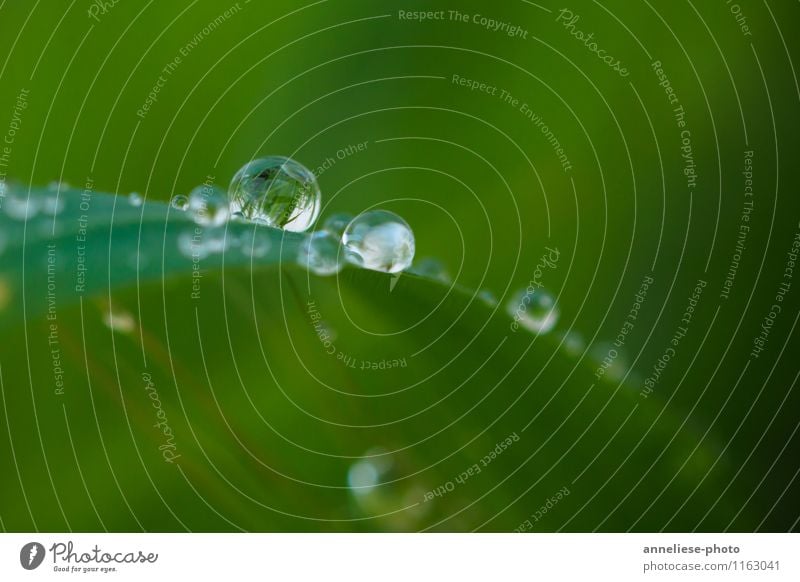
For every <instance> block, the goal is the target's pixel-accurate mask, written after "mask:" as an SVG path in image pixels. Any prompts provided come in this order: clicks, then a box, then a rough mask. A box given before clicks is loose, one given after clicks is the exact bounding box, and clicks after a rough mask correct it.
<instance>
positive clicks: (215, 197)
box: [189, 184, 231, 226]
mask: <svg viewBox="0 0 800 582" xmlns="http://www.w3.org/2000/svg"><path fill="white" fill-rule="evenodd" d="M189 212H191V213H192V218H193V219H194V221H195V223H197V224H199V225H201V226H221V225H223V224H225V223H226V222H227V221H228V217H229V216H230V213H231V210H230V205H229V202H228V196H227V195H226V194H225V192H224V191H223V190H222V189H221V188H218V187H217V186H214V185H213V184H203V185H202V186H198V187H197V188H195V189H194V190H192V191H191V192H190V193H189Z"/></svg>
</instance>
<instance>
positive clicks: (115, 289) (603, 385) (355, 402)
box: [0, 190, 749, 531]
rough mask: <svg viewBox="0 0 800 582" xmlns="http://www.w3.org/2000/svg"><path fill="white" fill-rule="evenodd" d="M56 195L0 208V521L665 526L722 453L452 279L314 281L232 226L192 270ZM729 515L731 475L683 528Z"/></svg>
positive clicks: (701, 486)
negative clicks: (4, 443)
mask: <svg viewBox="0 0 800 582" xmlns="http://www.w3.org/2000/svg"><path fill="white" fill-rule="evenodd" d="M26 194H27V193H26ZM31 196H32V200H33V201H34V202H33V206H32V207H37V206H42V205H43V204H44V202H43V201H44V199H45V198H52V197H53V193H47V192H37V191H34V192H32V193H31ZM60 196H61V197H63V200H64V201H65V207H64V208H63V209H62V210H61V211H60V212H58V213H57V215H56V216H55V217H53V216H48V215H47V214H45V213H42V212H40V213H38V214H37V215H36V216H31V217H29V219H28V220H27V221H23V220H18V219H17V220H12V219H11V218H10V217H9V215H8V210H9V206H8V202H9V200H8V199H7V200H5V203H6V206H5V209H4V210H5V211H6V212H3V213H2V218H0V221H1V222H0V227H2V232H3V233H5V234H6V238H5V249H4V252H3V254H2V256H1V257H0V285H2V287H0V289H1V290H2V295H1V297H2V316H3V319H2V322H3V325H4V333H5V337H6V338H14V340H15V341H10V342H9V341H6V342H4V346H3V350H2V354H0V358H1V359H0V380H2V384H1V385H0V386H1V387H2V403H3V409H4V412H5V414H4V415H3V417H2V421H3V422H4V423H6V424H7V426H6V427H5V428H6V430H7V432H8V434H9V437H10V439H11V440H10V443H11V450H9V451H4V454H3V456H2V459H3V467H2V469H3V474H4V475H6V478H5V479H4V480H3V484H2V490H0V492H1V493H2V495H0V499H2V501H0V515H2V518H3V522H4V527H6V528H7V529H11V530H29V529H44V530H63V529H74V530H97V529H104V528H105V529H109V530H115V531H116V530H122V531H127V530H139V529H144V530H158V531H174V530H178V531H180V530H184V529H187V530H203V531H220V530H224V531H227V530H232V531H237V530H240V529H242V530H261V531H293V530H302V531H306V530H312V531H317V530H322V531H329V530H331V531H340V530H344V531H354V530H355V531H373V530H381V531H382V530H387V531H395V530H400V531H407V530H447V531H450V530H457V531H462V530H473V529H475V530H491V531H495V530H496V531H511V530H514V529H515V528H520V527H521V528H522V529H533V530H543V531H548V530H558V529H564V530H570V531H585V530H587V529H589V530H591V529H595V528H599V529H601V530H612V531H616V530H620V529H628V528H633V529H637V530H652V529H660V528H661V527H664V526H665V524H667V523H668V524H669V528H670V529H674V530H678V529H685V528H692V527H694V526H695V525H696V524H697V520H698V511H699V508H701V507H702V508H703V510H702V513H705V509H707V506H708V503H707V500H704V499H703V493H704V492H705V491H709V490H710V491H719V490H721V489H722V488H723V487H724V486H725V484H726V483H727V480H728V479H729V478H730V475H731V473H732V470H733V468H735V463H733V462H732V461H731V460H730V459H728V458H727V457H726V456H725V455H722V456H721V457H720V452H721V447H719V445H718V444H717V443H714V442H712V441H710V440H709V439H706V438H704V435H702V434H700V433H699V432H698V431H697V429H696V428H695V427H693V426H692V425H691V424H690V423H687V422H686V420H685V419H686V414H685V413H684V412H682V411H678V410H675V409H674V408H672V407H669V406H667V405H666V402H665V401H664V399H662V398H660V397H658V396H654V397H650V398H643V397H642V396H641V395H640V394H639V392H638V391H637V390H634V389H633V386H634V382H633V381H631V380H632V379H631V378H625V379H622V378H616V380H617V381H609V380H608V376H605V377H604V379H602V380H598V379H596V378H595V370H596V368H597V367H598V366H599V362H598V361H597V359H596V358H595V357H593V356H591V355H590V351H589V350H585V349H580V350H577V351H575V350H574V348H572V349H567V347H566V344H565V342H564V341H563V340H564V336H563V334H561V333H556V332H553V333H551V334H547V335H539V336H537V335H534V334H531V333H528V332H525V331H517V332H514V331H513V330H512V328H511V325H510V324H511V320H510V318H509V317H508V316H507V315H506V313H505V312H504V310H503V309H502V307H497V306H495V305H490V304H487V303H486V302H484V301H482V300H481V299H479V298H478V296H477V294H476V293H475V292H473V291H471V290H469V289H465V288H463V287H460V286H451V285H449V284H446V283H444V282H442V281H436V280H430V279H426V278H424V277H419V276H416V275H413V274H408V273H407V274H403V275H402V276H400V277H399V278H398V277H392V276H389V275H385V274H382V273H374V272H369V271H364V270H358V269H354V268H347V269H345V270H344V271H343V272H342V273H341V275H340V276H338V277H333V278H319V277H315V276H313V275H310V274H308V273H306V272H305V271H303V270H302V269H300V268H298V267H295V266H294V264H293V263H294V257H295V256H296V254H297V249H298V245H299V243H300V241H301V240H302V237H301V236H300V235H297V234H292V233H285V232H283V231H279V230H275V229H268V228H263V227H256V226H254V225H250V224H245V223H235V222H230V223H229V224H228V225H227V237H228V240H229V241H234V240H241V237H243V236H248V235H249V236H253V234H254V233H255V235H256V236H262V235H263V236H265V237H267V239H268V240H269V241H270V243H271V244H270V250H269V251H268V252H266V253H265V254H263V255H262V256H253V255H252V253H251V252H247V251H246V250H243V248H246V245H244V246H243V245H241V244H240V245H238V246H236V245H233V244H232V246H231V247H230V248H229V249H228V250H226V252H224V253H220V254H212V255H210V256H209V257H207V258H204V259H203V260H202V261H201V262H200V271H198V270H197V263H196V262H194V261H193V260H192V257H191V256H187V255H186V254H184V253H182V252H181V250H180V248H179V247H180V237H181V235H182V234H183V235H185V233H187V232H190V233H191V232H193V231H194V228H195V225H194V223H193V222H192V221H191V219H190V217H189V216H187V215H186V214H185V213H183V212H180V211H175V210H174V209H171V208H170V207H169V206H168V205H166V204H163V203H153V202H146V203H145V204H144V205H143V206H133V205H131V204H130V203H129V201H128V199H127V198H126V197H118V196H117V197H115V196H113V195H107V194H100V193H94V192H92V193H91V194H90V196H87V195H86V192H82V191H80V190H68V191H66V192H61V194H60ZM16 202H19V200H17V201H16ZM50 203H51V204H52V201H51V202H50ZM11 208H12V214H13V210H14V207H13V206H12V207H11ZM84 239H85V240H84ZM251 240H252V239H251ZM51 245H52V246H51ZM52 249H54V250H52ZM81 253H85V254H81ZM81 257H83V258H81ZM81 264H83V265H85V268H86V270H85V273H84V275H80V273H81V271H79V269H80V268H82V267H80V265H81ZM48 266H49V267H50V269H49V270H48ZM81 285H83V286H81ZM623 375H624V374H623ZM22 435H25V436H24V437H23V436H22ZM698 443H699V444H698ZM686 451H691V453H690V454H689V455H688V456H687V453H686ZM6 453H7V454H6ZM718 458H720V459H721V461H718V460H717V459H718ZM34 483H36V487H33V486H32V484H34ZM23 490H24V495H22V491H23ZM642 491H647V492H649V493H648V494H647V495H642V493H641V492H642ZM626 493H627V495H626ZM20 498H24V500H25V503H24V504H20V503H17V502H16V501H13V500H18V499H20ZM715 499H717V498H715ZM701 500H702V503H700V501H701ZM741 506H742V499H741V497H740V494H739V492H738V491H730V492H728V494H727V495H726V496H724V497H721V498H718V499H717V504H716V505H715V506H714V510H713V512H711V513H710V517H709V518H708V520H709V521H708V522H705V521H704V522H702V523H712V524H713V523H714V519H715V516H716V515H723V516H730V515H731V514H732V513H733V512H734V511H736V510H738V508H739V507H741ZM678 507H680V511H677V512H675V515H674V516H671V515H666V517H665V511H667V512H672V511H674V509H675V508H678ZM540 508H544V510H543V511H542V510H541V509H540ZM534 516H535V517H534ZM671 517H674V518H673V519H670V518H671ZM742 519H744V520H747V519H749V516H748V515H747V514H746V512H745V513H744V514H743V515H742ZM526 524H527V525H526Z"/></svg>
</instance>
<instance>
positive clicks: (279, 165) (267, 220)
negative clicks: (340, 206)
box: [228, 156, 322, 232]
mask: <svg viewBox="0 0 800 582" xmlns="http://www.w3.org/2000/svg"><path fill="white" fill-rule="evenodd" d="M228 197H229V199H230V205H231V212H234V213H235V212H241V213H242V215H243V216H244V218H246V219H247V220H252V221H254V222H258V223H260V224H265V225H267V226H273V227H276V228H282V229H284V230H290V231H293V232H304V231H306V230H308V229H309V228H311V227H312V226H313V225H314V223H315V222H316V220H317V217H318V216H319V212H320V205H321V201H322V196H321V194H320V191H319V186H318V185H317V179H316V178H315V177H314V174H313V173H311V171H310V170H309V169H308V168H306V167H305V166H303V165H302V164H300V163H298V162H296V161H294V160H292V159H290V158H285V157H282V156H271V157H268V158H263V159H260V160H253V161H252V162H250V163H248V164H246V165H245V166H244V167H242V169H240V170H239V171H238V172H236V175H235V176H234V177H233V180H232V181H231V185H230V187H229V189H228Z"/></svg>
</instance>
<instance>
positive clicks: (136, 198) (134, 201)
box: [128, 192, 144, 206]
mask: <svg viewBox="0 0 800 582" xmlns="http://www.w3.org/2000/svg"><path fill="white" fill-rule="evenodd" d="M143 203H144V197H143V196H142V195H141V194H139V193H138V192H131V193H130V194H128V204H130V205H131V206H141V205H142V204H143Z"/></svg>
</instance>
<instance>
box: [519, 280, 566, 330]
mask: <svg viewBox="0 0 800 582" xmlns="http://www.w3.org/2000/svg"><path fill="white" fill-rule="evenodd" d="M506 309H507V310H508V314H509V315H510V316H511V317H513V318H514V321H515V322H517V323H518V324H519V325H521V326H522V327H524V328H525V329H527V330H529V331H532V332H535V333H547V332H549V331H550V330H551V329H553V326H555V324H556V322H557V321H558V315H559V312H558V307H556V301H555V299H554V298H553V296H552V295H550V294H549V293H548V292H547V291H545V290H543V289H536V290H534V291H532V292H529V290H528V289H521V290H520V291H518V292H516V293H514V294H513V295H512V296H511V299H509V301H508V303H507V304H506Z"/></svg>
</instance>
